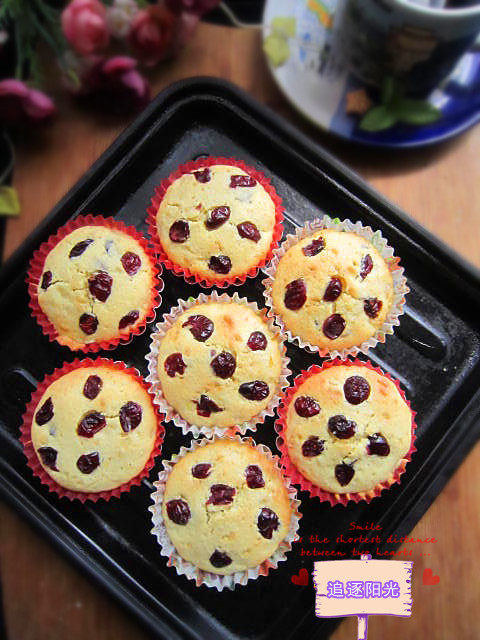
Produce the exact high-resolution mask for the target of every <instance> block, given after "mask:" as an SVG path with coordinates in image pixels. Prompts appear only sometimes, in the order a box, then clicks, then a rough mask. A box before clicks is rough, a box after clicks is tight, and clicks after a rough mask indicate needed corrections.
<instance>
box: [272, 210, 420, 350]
mask: <svg viewBox="0 0 480 640" xmlns="http://www.w3.org/2000/svg"><path fill="white" fill-rule="evenodd" d="M321 229H336V230H337V231H349V232H353V233H356V234H357V235H359V236H362V237H363V238H365V239H366V240H368V241H369V242H370V243H371V244H373V246H374V247H375V249H377V251H378V252H379V253H380V255H381V256H382V258H383V259H384V260H385V263H386V264H387V267H388V269H389V271H390V273H391V274H392V279H393V302H392V306H391V308H390V310H389V312H388V314H387V317H386V318H385V322H384V323H383V324H382V326H381V327H380V328H379V329H378V330H377V331H376V332H375V334H374V335H373V336H372V337H370V338H369V339H368V340H365V342H362V343H361V344H360V345H355V346H353V347H349V348H345V349H327V348H323V349H322V348H320V347H318V346H317V345H312V344H310V343H309V342H306V341H304V340H302V339H301V338H300V337H299V336H296V335H294V334H293V333H292V332H291V331H290V330H288V329H287V328H286V327H285V324H284V322H283V320H282V318H281V316H280V315H279V314H278V313H276V312H275V307H274V304H273V299H272V285H273V281H274V279H275V274H276V271H277V267H278V263H279V262H280V259H281V258H282V257H283V256H284V255H285V253H286V252H287V250H288V249H290V247H292V246H293V245H294V244H297V242H300V240H303V239H304V238H306V237H308V236H310V235H312V234H313V233H315V232H316V231H320V230H321ZM262 270H263V272H264V273H265V274H266V275H267V278H265V279H264V280H263V281H262V284H263V285H264V287H265V290H264V296H265V303H266V305H267V316H268V317H269V318H273V319H274V321H275V323H276V324H277V325H278V326H279V327H280V329H281V330H282V332H283V333H284V334H285V335H286V336H287V338H288V340H289V341H291V342H294V343H296V344H298V345H299V346H300V347H302V348H304V349H307V350H309V351H313V352H317V353H318V354H319V356H320V357H322V358H324V357H329V358H332V359H333V358H341V359H342V360H345V358H347V357H348V356H356V355H358V354H359V353H363V354H365V355H366V354H367V353H368V350H369V349H372V348H373V347H375V346H376V345H377V344H378V343H379V342H382V343H383V342H385V339H386V336H387V335H390V334H392V333H393V330H394V327H396V326H398V325H399V324H400V319H399V318H400V316H401V315H402V313H403V306H404V304H405V296H406V294H407V293H408V292H409V291H410V289H409V288H408V286H407V279H406V278H405V276H404V269H403V267H401V266H400V258H398V257H396V256H395V255H394V251H393V249H392V247H390V246H389V245H388V244H387V241H386V240H385V238H384V237H383V236H382V234H381V233H380V231H373V229H372V228H371V227H364V226H363V225H362V224H361V223H360V222H355V223H353V222H351V221H350V220H343V221H341V220H338V218H337V219H335V220H333V219H332V218H330V217H329V216H326V215H325V216H323V218H316V219H315V220H312V221H310V222H307V223H306V224H305V226H303V227H300V228H299V229H297V231H296V233H295V234H293V235H292V234H290V235H288V236H287V237H286V239H285V241H284V242H283V243H282V244H281V245H280V247H278V249H276V250H275V252H274V256H273V258H272V260H271V262H270V264H269V265H268V266H266V267H264V268H263V269H262Z"/></svg>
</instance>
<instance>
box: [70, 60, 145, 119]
mask: <svg viewBox="0 0 480 640" xmlns="http://www.w3.org/2000/svg"><path fill="white" fill-rule="evenodd" d="M136 66H137V61H136V60H134V58H130V57H129V56H114V57H113V58H97V59H95V60H94V61H93V63H92V65H91V66H90V67H89V68H88V69H87V71H86V72H85V73H84V74H83V77H82V88H81V89H80V92H79V95H80V96H85V97H87V98H88V102H89V103H91V102H92V101H93V102H94V103H95V105H96V106H99V107H100V108H102V109H103V110H104V111H109V112H110V113H130V112H132V111H137V110H140V109H143V107H145V106H146V105H147V104H148V102H149V101H150V85H149V84H148V81H147V80H146V79H145V78H144V77H143V76H142V75H141V74H140V73H139V72H138V71H137V70H136V69H135V67H136Z"/></svg>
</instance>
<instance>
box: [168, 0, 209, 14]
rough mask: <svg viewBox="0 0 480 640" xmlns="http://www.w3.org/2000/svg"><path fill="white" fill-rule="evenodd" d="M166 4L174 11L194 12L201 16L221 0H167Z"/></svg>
mask: <svg viewBox="0 0 480 640" xmlns="http://www.w3.org/2000/svg"><path fill="white" fill-rule="evenodd" d="M165 4H166V5H167V7H168V8H169V9H170V11H172V12H173V13H177V14H178V13H182V12H183V11H186V12H187V13H194V14H196V15H198V16H199V17H201V16H203V14H204V13H208V12H209V11H211V10H212V9H214V8H215V7H216V6H217V5H219V4H220V0H166V2H165Z"/></svg>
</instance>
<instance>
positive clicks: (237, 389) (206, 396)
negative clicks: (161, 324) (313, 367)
mask: <svg viewBox="0 0 480 640" xmlns="http://www.w3.org/2000/svg"><path fill="white" fill-rule="evenodd" d="M282 348H283V343H282V342H281V340H280V338H279V337H278V336H277V335H274V334H273V333H272V331H271V330H270V328H269V326H268V324H267V323H266V321H265V320H264V318H263V317H262V316H261V315H260V313H256V312H255V311H254V310H253V309H251V308H250V307H248V306H247V305H246V304H241V303H236V302H230V301H222V302H220V301H219V302H206V303H201V304H195V305H194V306H192V307H191V308H189V309H188V310H186V311H184V312H183V313H181V314H180V315H179V316H178V317H177V318H176V319H175V320H174V322H173V324H172V326H171V327H170V328H168V329H167V331H166V333H165V335H164V336H163V337H162V338H161V342H160V344H159V348H158V358H157V376H158V381H159V383H160V386H161V390H162V393H163V396H164V398H165V400H166V402H167V403H168V405H169V406H170V407H172V408H173V410H174V411H175V412H176V413H177V414H179V415H180V417H181V418H182V419H183V420H185V421H186V422H187V423H189V424H190V425H196V426H205V427H212V428H213V427H220V428H223V427H225V428H226V427H233V426H235V425H241V424H243V423H245V422H248V421H251V420H254V419H255V416H258V415H259V414H260V413H261V412H262V411H263V410H264V409H266V407H267V406H268V405H269V404H270V402H271V400H272V398H274V396H276V395H277V394H278V393H279V392H280V389H279V386H280V381H281V374H282Z"/></svg>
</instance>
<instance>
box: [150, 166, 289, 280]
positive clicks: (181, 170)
mask: <svg viewBox="0 0 480 640" xmlns="http://www.w3.org/2000/svg"><path fill="white" fill-rule="evenodd" d="M216 164H223V165H229V166H232V167H238V168H239V169H241V170H242V171H245V173H248V175H250V176H251V177H252V178H254V179H255V180H256V181H257V182H258V183H259V184H261V185H262V187H263V188H264V189H265V191H266V192H267V193H268V195H269V196H270V198H271V199H272V201H273V203H274V205H275V225H274V228H273V235H272V241H271V243H270V247H269V249H268V252H267V254H266V256H265V257H264V258H263V259H262V260H261V261H260V262H259V263H258V264H257V265H255V266H254V267H251V268H250V269H249V270H248V271H247V272H246V273H244V274H242V275H236V276H233V277H230V278H227V277H224V278H217V279H216V278H208V277H207V276H205V275H201V274H198V273H195V272H194V271H191V270H190V269H188V268H187V267H183V266H181V265H179V264H177V263H176V262H175V261H174V260H172V259H171V258H170V257H169V256H168V254H167V252H166V251H165V249H164V248H163V246H162V243H161V241H160V238H159V235H158V231H157V221H156V217H157V212H158V208H159V206H160V204H161V202H162V200H163V198H164V196H165V193H166V191H167V189H168V187H169V186H170V185H171V184H172V183H173V182H175V180H177V179H178V178H180V177H181V176H183V175H185V174H186V173H191V172H192V171H196V170H198V169H204V168H206V167H211V166H213V165H216ZM147 224H148V233H149V235H150V238H151V240H152V244H153V246H154V249H155V252H156V254H157V258H158V260H159V261H160V262H161V263H162V264H163V265H164V266H165V267H166V268H167V269H169V270H170V271H173V273H175V274H176V275H179V276H183V278H184V279H185V281H186V282H188V283H189V284H194V283H197V284H199V285H200V286H201V287H203V288H205V289H208V288H210V287H219V288H221V289H224V288H225V287H228V286H229V285H236V286H238V285H241V284H243V283H244V282H245V281H246V279H247V278H254V277H255V276H256V275H257V274H258V272H259V270H260V269H261V268H262V267H264V266H265V265H266V264H268V263H269V262H270V260H271V259H272V256H273V251H274V250H275V248H276V247H277V246H278V243H279V241H280V239H281V237H282V233H283V205H282V200H281V198H280V196H279V195H278V194H277V192H276V191H275V189H274V188H273V186H272V185H271V183H270V181H269V180H268V179H267V178H266V177H265V176H264V174H263V173H261V172H260V171H258V170H257V169H254V168H253V167H250V166H248V165H246V164H245V163H244V162H242V161H241V160H237V159H236V158H223V157H213V156H209V157H208V158H199V159H198V160H194V161H192V162H187V163H186V164H182V165H180V166H179V167H178V169H176V170H175V171H174V172H173V173H172V174H171V175H170V176H169V177H168V178H167V179H166V180H163V181H162V182H161V184H160V185H159V186H157V187H155V192H154V195H153V196H152V199H151V202H150V206H149V207H148V209H147Z"/></svg>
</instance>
